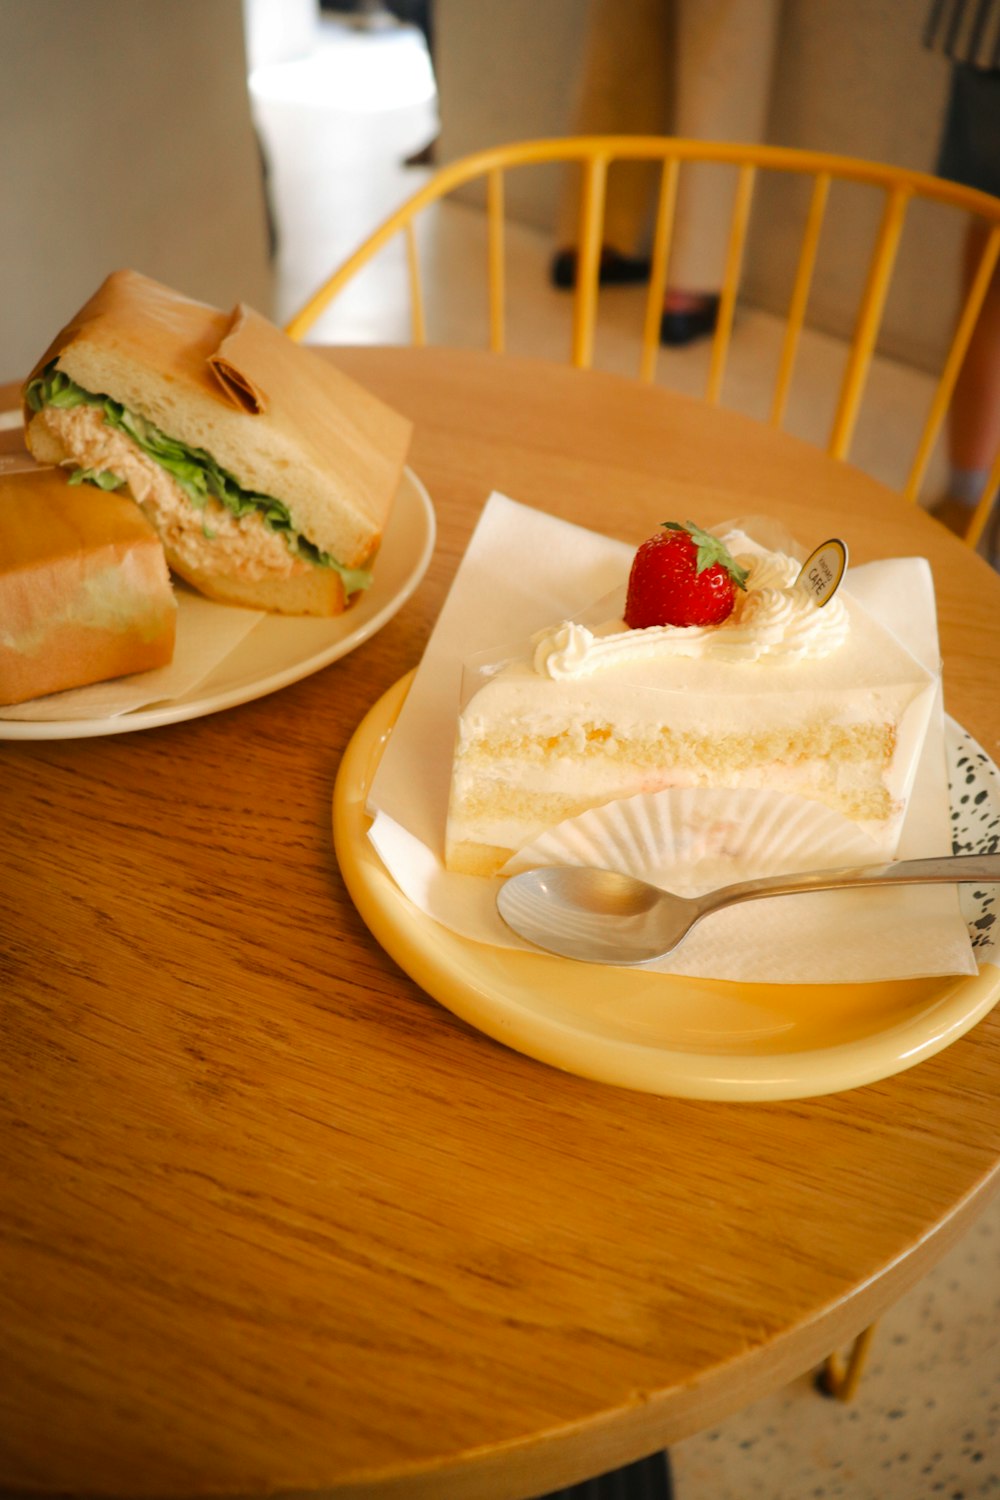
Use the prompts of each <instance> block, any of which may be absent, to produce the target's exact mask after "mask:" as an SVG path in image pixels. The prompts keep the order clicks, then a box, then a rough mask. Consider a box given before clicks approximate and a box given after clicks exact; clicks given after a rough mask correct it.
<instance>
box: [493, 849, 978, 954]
mask: <svg viewBox="0 0 1000 1500" xmlns="http://www.w3.org/2000/svg"><path fill="white" fill-rule="evenodd" d="M968 881H977V882H984V881H985V882H993V881H1000V854H958V855H944V856H942V857H940V858H937V859H905V860H898V861H895V862H891V863H889V864H884V865H865V866H861V867H856V868H853V869H846V870H816V871H807V872H806V873H804V874H801V875H776V876H770V877H769V878H767V879H764V880H744V881H741V882H740V883H739V884H738V885H726V886H723V887H722V888H721V889H720V890H717V891H708V892H706V894H705V895H703V896H675V895H673V894H672V893H671V892H670V891H664V890H660V888H659V887H658V886H655V885H649V884H648V883H647V882H646V881H645V880H637V879H636V878H635V877H634V876H632V875H620V874H618V872H617V871H615V870H600V869H592V868H588V867H585V866H582V865H549V866H546V867H544V868H541V869H536V870H525V871H524V873H523V874H521V875H513V876H511V878H510V879H509V880H508V881H507V882H506V883H505V884H504V885H502V886H501V888H500V891H499V893H498V895H497V907H498V909H499V912H500V915H501V917H503V919H504V921H505V922H506V923H507V925H508V927H511V928H513V930H514V931H515V932H516V933H519V934H520V936H521V937H523V938H527V939H528V941H529V942H531V943H535V944H536V945H537V946H538V947H539V948H545V949H546V950H547V951H548V952H550V953H559V954H561V955H562V956H563V957H564V958H579V959H583V960H584V962H586V963H592V964H645V963H650V962H651V961H652V960H653V959H654V958H662V957H663V955H664V954H666V953H670V952H672V951H673V949H674V948H676V947H677V945H678V944H679V943H680V942H682V941H683V940H684V938H685V937H686V936H687V934H688V933H689V932H690V931H691V928H692V927H693V926H694V925H695V923H696V922H700V921H701V919H702V918H703V917H707V916H709V915H710V913H712V912H714V911H721V910H722V908H723V907H724V906H733V905H735V904H736V903H738V902H741V901H757V900H759V899H760V897H762V896H792V895H798V894H801V893H802V892H804V891H838V890H856V889H858V888H859V887H862V886H875V885H880V886H886V885H925V884H934V885H942V884H956V883H957V884H961V883H965V882H968Z"/></svg>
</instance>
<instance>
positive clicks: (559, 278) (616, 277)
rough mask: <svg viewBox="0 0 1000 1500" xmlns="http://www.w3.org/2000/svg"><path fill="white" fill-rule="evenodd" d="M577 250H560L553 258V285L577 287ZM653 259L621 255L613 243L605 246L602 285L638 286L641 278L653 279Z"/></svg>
mask: <svg viewBox="0 0 1000 1500" xmlns="http://www.w3.org/2000/svg"><path fill="white" fill-rule="evenodd" d="M576 261H577V255H576V251H575V250H560V251H559V253H558V254H557V255H555V256H554V257H553V260H552V266H551V268H550V272H549V274H550V276H551V278H552V285H553V286H555V287H558V288H559V290H560V291H563V292H566V291H572V289H573V287H575V286H576ZM649 269H650V262H649V261H648V260H643V259H641V258H640V257H639V256H634V255H620V254H619V252H618V251H617V250H612V249H611V247H610V246H609V245H604V246H602V247H601V262H600V265H599V267H598V271H597V280H598V282H599V284H600V285H601V286H634V285H635V283H636V282H638V281H648V280H649Z"/></svg>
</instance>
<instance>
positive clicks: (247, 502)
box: [25, 360, 372, 594]
mask: <svg viewBox="0 0 1000 1500" xmlns="http://www.w3.org/2000/svg"><path fill="white" fill-rule="evenodd" d="M25 399H26V401H27V403H28V406H29V407H30V408H31V410H32V411H36V412H37V411H41V410H42V408H43V407H44V406H55V407H58V408H61V409H63V410H68V409H70V408H72V407H74V406H97V407H100V408H101V409H102V410H103V413H104V420H105V422H107V424H108V425H109V427H114V428H117V429H118V430H119V431H120V432H124V433H125V435H126V436H127V437H129V438H131V439H132V441H133V442H134V443H135V444H136V446H137V447H138V448H140V449H141V450H142V452H143V453H145V454H146V456H147V457H148V458H151V459H153V460H154V461H155V462H156V463H158V464H159V465H160V466H161V468H164V469H166V470H167V472H168V473H169V474H170V475H171V476H172V477H173V478H174V479H175V480H176V481H177V483H178V484H179V485H180V487H181V489H182V490H183V491H184V493H185V494H186V495H187V497H188V499H189V500H190V501H191V504H192V505H194V506H196V507H197V509H198V510H204V508H205V505H206V503H207V502H208V500H209V498H212V499H215V500H218V501H219V503H220V504H222V505H224V506H225V507H226V509H227V510H229V511H231V512H232V514H233V515H234V516H237V517H238V516H245V515H248V514H249V513H250V512H251V511H258V512H259V513H260V515H261V516H262V518H263V521H264V525H265V526H266V527H267V528H268V530H269V531H276V532H280V534H281V535H282V536H283V537H284V539H285V543H286V545H287V547H288V550H289V551H290V552H293V553H294V554H295V555H296V556H297V557H302V558H305V559H306V560H307V561H308V562H311V563H316V564H317V565H318V566H319V567H323V568H333V569H334V570H335V571H336V572H337V573H339V574H340V577H341V579H342V581H343V585H344V592H345V593H346V594H354V593H357V592H358V590H360V589H366V588H368V587H369V585H370V584H371V581H372V575H371V573H370V572H369V571H368V570H367V569H366V568H348V567H345V566H344V564H343V563H340V562H338V561H337V559H336V558H335V557H331V556H330V554H329V553H328V552H322V551H320V549H319V548H318V547H317V546H315V545H314V544H313V543H312V542H310V541H309V540H308V539H307V538H306V537H304V536H302V535H301V533H300V532H298V531H296V530H295V526H294V523H293V521H292V518H291V515H290V514H289V511H288V507H287V506H286V505H285V504H284V503H283V502H282V501H281V500H276V499H275V497H274V496H273V495H258V494H255V493H254V492H253V491H251V490H245V489H244V488H243V486H242V485H241V484H240V483H239V481H238V480H237V479H236V478H235V477H234V476H233V475H232V474H230V473H229V471H228V469H224V468H222V466H221V464H217V463H216V461H215V459H214V458H213V457H212V455H211V454H210V453H206V452H205V450H204V449H203V448H189V447H188V446H187V444H185V443H179V442H178V441H177V440H176V438H171V437H168V436H167V434H166V433H165V432H161V431H160V429H159V428H158V427H155V426H154V425H153V423H152V422H148V421H147V420H146V418H145V417H142V416H140V415H139V413H138V412H133V411H129V410H128V408H127V407H124V406H122V404H121V403H120V402H119V401H113V400H112V399H111V397H110V396H99V395H95V394H93V393H92V392H91V391H85V390H84V389H83V387H82V386H79V385H77V384H76V382H75V381H73V380H71V379H70V378H69V376H68V375H67V374H66V373H65V371H63V370H57V369H56V366H55V361H54V360H53V361H52V363H51V364H48V365H46V367H45V369H44V370H43V371H42V372H41V374H40V375H37V376H36V377H35V379H34V380H32V381H31V382H30V383H29V385H28V388H27V390H26V392H25ZM94 473H95V471H93V470H83V469H78V470H77V471H76V475H74V476H73V478H72V479H71V481H70V482H71V483H76V484H79V483H82V482H84V481H85V480H86V481H87V482H89V483H98V484H100V487H101V488H102V489H111V488H115V485H112V484H109V483H103V482H102V478H103V477H104V476H108V477H109V478H111V479H114V478H115V476H114V475H109V471H107V470H102V471H101V476H99V477H97V478H96V479H95V477H94ZM77 475H79V478H77V477H76V476H77ZM121 482H122V481H120V480H118V481H116V483H118V484H120V483H121ZM206 535H207V533H206Z"/></svg>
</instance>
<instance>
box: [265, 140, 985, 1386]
mask: <svg viewBox="0 0 1000 1500" xmlns="http://www.w3.org/2000/svg"><path fill="white" fill-rule="evenodd" d="M616 161H647V162H659V163H661V177H660V191H659V197H658V201H657V206H656V218H655V229H654V237H653V252H652V266H651V271H650V279H649V292H648V296H647V300H646V308H645V316H644V320H643V328H642V341H641V352H640V364H639V370H638V375H639V378H640V379H642V380H645V381H651V380H652V379H653V378H654V376H655V373H656V364H657V357H658V355H659V352H660V348H659V331H660V314H661V311H662V306H663V294H664V290H665V288H666V282H667V268H668V264H669V258H670V240H671V232H672V228H673V218H674V206H675V203H676V197H677V183H678V176H679V173H680V170H681V167H682V165H683V164H684V163H686V162H715V163H721V164H724V165H728V166H731V167H735V168H736V169H737V176H736V188H735V195H734V201H733V213H732V221H731V225H730V231H729V243H728V249H727V256H726V270H725V277H724V281H723V285H722V289H721V295H720V301H719V315H718V322H717V325H716V331H715V335H714V339H713V342H712V349H711V358H710V361H709V367H708V375H707V380H706V386H705V391H704V397H705V400H707V401H710V402H717V401H718V400H719V397H720V393H721V390H722V382H723V377H724V375H725V370H726V362H727V358H728V355H729V348H730V342H731V337H732V330H733V317H734V312H735V308H736V299H737V294H738V291H739V284H740V273H741V269H742V264H743V252H744V248H745V244H746V239H747V232H748V229H749V224H750V213H751V208H752V205H753V198H754V191H755V187H756V185H757V182H758V178H759V176H760V174H761V173H763V172H768V171H770V172H788V173H797V174H798V175H799V176H801V177H804V178H807V179H810V180H811V182H812V190H811V198H810V203H809V208H808V212H807V214H806V217H805V222H804V226H803V230H802V236H801V243H800V248H799V256H798V264H797V268H796V272H795V276H794V281H793V286H792V294H791V299H790V303H789V307H788V313H787V318H786V322H785V331H784V338H783V344H782V350H781V357H780V360H779V363H778V368H777V373H776V376H775V381H774V388H773V392H772V396H771V406H770V415H769V420H770V422H771V423H772V424H773V425H774V426H777V427H780V426H781V425H782V422H783V420H784V417H785V411H786V407H787V403H788V396H789V391H790V389H791V383H792V376H793V373H794V369H795V362H796V356H797V354H798V350H799V342H800V338H801V335H802V331H803V328H804V327H805V315H806V309H807V304H808V301H809V292H810V287H811V285H812V281H813V272H814V270H815V266H816V259H817V254H818V251H819V246H820V238H821V233H822V228H823V223H824V217H825V214H826V209H827V204H828V200H829V195H830V189H831V186H832V184H833V183H834V182H838V181H840V182H854V183H862V184H867V185H868V186H870V187H874V188H877V189H881V191H882V194H883V207H882V218H881V223H880V226H879V230H878V234H877V236H876V238H875V243H874V247H873V249H872V251H871V254H870V259H869V264H868V267H867V274H866V277H865V280H864V286H863V291H862V293H861V298H860V303H859V306H858V310H857V315H856V321H855V328H854V335H853V338H852V339H851V342H850V346H849V349H848V354H847V361H846V366H845V370H844V374H843V376H842V379H841V385H840V390H839V393H838V398H837V403H836V409H835V414H834V418H833V423H832V427H831V429H830V434H829V438H828V441H827V444H826V449H827V452H829V453H830V454H832V455H833V457H835V458H841V459H846V458H847V457H848V456H849V453H850V447H851V440H852V437H853V435H854V430H855V425H856V423H857V420H858V415H859V411H860V408H861V403H862V398H863V396H864V391H865V384H866V381H867V377H868V373H869V368H870V366H871V361H872V357H873V355H874V353H875V347H876V341H877V338H878V333H879V327H880V324H881V320H882V314H883V311H884V308H885V303H886V298H887V296H888V293H889V288H890V285H891V282H892V277H893V271H894V267H895V264H896V257H897V252H898V250H899V246H900V241H901V238H902V234H903V229H904V225H905V222H906V215H907V209H908V208H909V206H910V204H911V203H912V202H913V201H914V200H917V199H925V200H930V201H932V202H937V203H940V204H943V205H945V206H946V207H949V208H952V209H954V210H956V211H960V212H962V213H964V214H966V215H969V216H972V217H973V218H978V219H979V220H981V221H982V222H983V224H984V225H985V227H986V237H985V244H984V249H983V251H982V254H981V256H980V259H979V263H978V266H977V269H976V271H975V274H974V277H973V279H972V282H971V286H970V290H969V292H968V293H967V296H966V300H965V304H964V306H963V308H962V309H961V313H960V316H959V318H958V321H957V325H956V330H955V333H954V336H953V339H952V343H951V347H950V349H949V350H948V352H947V355H946V357H945V360H944V363H943V365H942V368H941V371H940V374H939V376H938V380H937V385H936V388H935V392H934V395H933V398H932V400H931V402H930V406H929V409H928V411H927V415H926V418H925V420H924V425H923V429H922V431H921V433H920V435H919V438H918V441H917V445H916V451H915V453H914V455H913V459H912V462H911V465H910V469H909V473H908V475H907V478H906V482H905V484H904V486H903V494H904V496H905V497H906V498H907V499H909V500H911V501H913V500H916V499H917V496H918V494H919V492H920V486H921V483H922V481H923V479H924V475H925V473H926V470H927V465H928V463H929V460H930V458H931V454H932V452H933V450H934V446H935V443H936V442H937V439H938V437H939V435H940V432H941V428H942V425H943V423H944V420H945V417H946V415H947V412H948V407H949V404H950V402H951V397H952V393H953V390H954V387H955V381H956V379H957V377H958V373H959V370H960V368H961V364H962V360H963V358H964V355H965V351H966V349H967V347H968V344H969V340H970V337H971V335H972V330H973V328H974V326H975V322H976V318H977V316H978V314H979V310H980V307H981V306H982V303H983V299H984V298H985V295H986V292H987V289H988V287H989V284H990V279H991V277H992V275H993V271H994V268H995V266H996V264H997V259H998V255H1000V199H998V198H992V197H990V196H989V195H988V194H985V193H979V192H976V191H974V190H973V189H971V188H965V187H961V186H959V185H958V184H956V183H952V182H945V181H943V180H942V179H940V178H936V177H932V176H929V175H927V174H926V173H922V172H911V171H905V170H903V169H902V168H898V167H891V166H884V165H881V164H879V163H876V162H867V161H857V160H852V159H850V158H848V157H842V156H833V155H828V154H824V153H822V152H817V151H797V150H791V149H785V148H782V147H775V146H751V145H727V144H719V143H712V142H702V141H688V140H677V139H674V138H672V137H660V136H585V137H567V138H561V139H557V140H539V141H523V142H517V143H514V144H511V145H506V146H496V147H493V148H491V149H489V150H486V151H479V152H476V153H475V154H474V155H472V156H467V157H463V158H462V159H460V160H458V161H454V162H451V163H450V164H449V165H447V166H445V167H442V168H441V169H440V170H439V171H438V172H436V173H435V175H434V176H433V177H432V178H431V179H430V180H429V181H428V182H426V183H425V185H424V186H423V187H421V188H420V189H419V190H418V191H417V192H415V193H414V194H413V195H412V197H410V198H409V199H408V200H407V201H406V202H405V203H403V204H402V205H401V207H400V208H398V209H397V210H396V211H395V213H393V214H391V215H390V216H389V217H388V218H387V219H386V220H385V221H384V223H382V224H381V226H380V227H379V228H378V229H376V230H375V231H374V232H373V233H372V234H371V235H370V236H369V238H368V239H367V240H365V242H364V243H363V244H362V245H361V246H359V248H358V249H357V250H355V252H354V253H353V255H351V256H349V257H348V259H347V260H345V261H344V262H343V264H342V265H341V266H340V267H339V268H338V269H337V270H335V271H334V272H333V274H332V275H331V276H330V277H329V278H328V279H327V280H326V281H325V282H324V283H323V285H322V286H321V287H320V288H319V289H318V290H317V291H316V292H315V293H314V295H313V296H312V297H311V298H310V299H309V300H308V302H307V303H306V304H305V305H304V307H302V308H301V310H300V311H299V312H298V313H297V314H296V315H295V316H294V317H293V318H292V319H291V320H290V322H289V323H288V324H287V325H286V331H287V332H288V333H289V334H290V335H291V337H292V338H294V339H301V338H303V337H304V336H305V335H306V334H307V333H308V331H309V330H310V328H312V326H313V325H314V324H315V322H316V320H317V319H318V318H319V317H320V316H321V314H322V313H323V312H325V310H326V309H327V307H329V306H330V304H331V303H332V302H333V300H334V299H335V298H336V297H337V296H338V294H339V293H340V292H341V291H343V289H344V288H345V287H346V286H347V284H348V283H349V282H350V281H352V279H353V278H354V276H355V275H356V274H357V273H358V272H359V271H360V270H361V269H362V267H364V266H366V265H367V264H368V262H369V261H371V259H372V258H373V257H374V256H375V255H377V254H378V253H379V251H381V250H382V249H383V248H384V247H385V246H386V245H387V244H388V243H389V242H390V241H391V240H393V239H394V238H395V237H396V236H397V235H398V234H401V233H402V234H405V236H406V245H407V264H408V270H409V282H410V312H411V333H412V341H413V343H414V344H418V345H419V344H425V343H426V342H427V320H426V315H425V302H424V293H423V286H422V282H421V270H420V257H419V251H418V243H417V236H416V232H415V224H416V221H417V219H418V217H419V216H420V214H421V213H423V212H424V211H425V210H426V209H427V208H429V207H430V206H431V205H432V204H434V203H437V202H439V201H440V200H441V199H442V198H445V197H447V196H448V195H449V194H451V193H453V192H455V190H456V189H458V188H462V187H464V186H465V185H466V184H468V183H471V182H474V181H476V180H478V179H485V184H486V220H487V261H486V276H487V286H488V307H489V344H490V348H491V349H492V350H493V351H494V352H496V353H498V354H502V353H503V352H504V349H505V331H506V317H505V313H506V308H505V286H504V259H505V257H504V227H505V212H504V178H505V174H506V173H507V172H508V171H511V170H512V169H514V168H517V167H523V166H527V165H529V164H538V163H545V162H559V163H563V164H570V163H578V164H579V165H580V167H581V168H582V172H583V179H582V193H581V200H580V220H579V231H578V239H577V246H576V249H577V265H578V273H577V279H576V290H575V293H574V302H573V317H572V341H571V349H570V357H571V360H572V363H573V364H574V365H576V366H578V367H579V368H581V369H587V368H589V367H590V365H591V362H592V359H593V351H594V335H595V327H596V321H597V306H598V288H599V283H598V270H599V262H600V254H601V244H602V227H603V222H604V203H605V192H606V186H607V175H608V169H609V167H610V166H611V164H612V163H613V162H616ZM998 485H1000V453H998V454H997V456H996V459H995V461H994V463H993V465H992V468H991V471H990V475H989V479H988V481H987V484H986V487H985V489H984V491H983V494H982V497H981V499H980V501H979V504H978V505H977V507H976V509H975V511H974V512H973V514H972V518H971V521H970V524H969V526H968V528H967V530H966V533H965V540H966V541H967V542H968V543H969V545H970V546H975V545H976V544H977V543H978V541H979V539H980V537H981V535H982V533H983V530H984V527H985V525H986V522H987V519H988V517H989V513H990V509H991V504H992V497H993V495H994V494H995V492H996V490H997V487H998ZM873 1333H874V1329H873V1328H867V1329H865V1330H864V1331H863V1332H862V1333H861V1334H860V1335H859V1336H858V1338H857V1339H856V1340H855V1342H854V1344H853V1345H852V1347H851V1348H850V1350H849V1351H848V1352H847V1353H846V1355H844V1356H841V1355H840V1354H839V1353H835V1354H832V1355H830V1357H829V1358H828V1359H827V1361H826V1362H825V1365H824V1367H823V1369H822V1370H821V1372H820V1375H819V1377H818V1378H817V1386H818V1387H819V1388H820V1389H821V1390H823V1391H824V1392H825V1393H826V1394H828V1395H831V1396H836V1397H837V1398H839V1399H840V1400H844V1401H846V1400H849V1399H850V1398H851V1397H852V1396H853V1394H854V1392H855V1390H856V1389H857V1385H858V1381H859V1379H860V1376H861V1373H862V1369H863V1366H864V1362H865V1359H866V1357H867V1353H868V1349H869V1347H870V1344H871V1340H872V1336H873Z"/></svg>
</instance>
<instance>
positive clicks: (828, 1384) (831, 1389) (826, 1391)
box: [815, 1323, 875, 1401]
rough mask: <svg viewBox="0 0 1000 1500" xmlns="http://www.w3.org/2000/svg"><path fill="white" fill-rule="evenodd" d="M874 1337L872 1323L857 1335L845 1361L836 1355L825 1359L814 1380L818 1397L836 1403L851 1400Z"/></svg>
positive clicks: (873, 1325)
mask: <svg viewBox="0 0 1000 1500" xmlns="http://www.w3.org/2000/svg"><path fill="white" fill-rule="evenodd" d="M874 1337H875V1324H874V1323H872V1324H871V1326H870V1327H868V1328H866V1329H865V1330H864V1332H863V1333H859V1334H858V1336H857V1338H856V1339H855V1340H854V1343H853V1344H852V1345H851V1348H850V1351H849V1353H848V1355H847V1358H846V1359H842V1358H841V1357H840V1355H839V1354H836V1353H834V1354H831V1355H829V1356H828V1357H827V1359H826V1361H825V1362H824V1364H823V1367H822V1369H821V1370H819V1372H818V1373H817V1375H816V1380H815V1386H816V1389H817V1390H818V1391H819V1393H820V1395H822V1396H830V1397H832V1398H834V1399H836V1400H837V1401H850V1400H851V1398H852V1397H853V1395H854V1393H855V1391H856V1390H857V1388H858V1382H859V1381H860V1379H861V1373H862V1371H863V1370H864V1367H865V1361H866V1360H867V1358H868V1350H869V1349H870V1348H871V1342H872V1339H873V1338H874Z"/></svg>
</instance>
